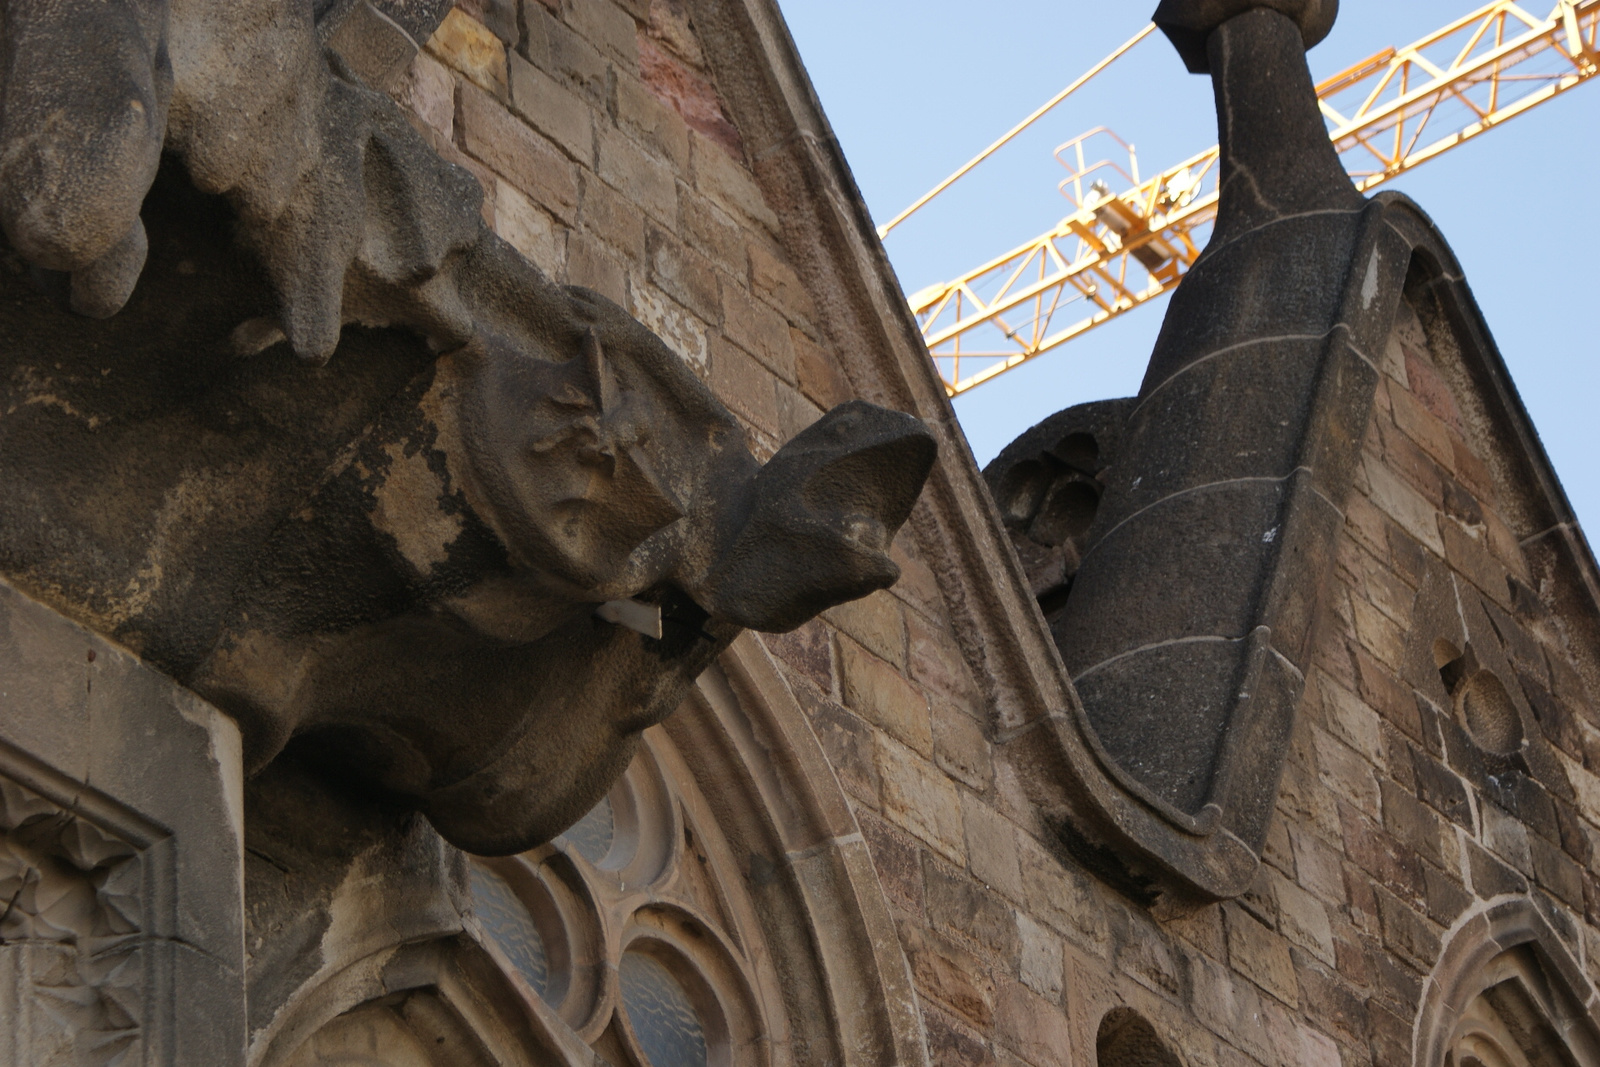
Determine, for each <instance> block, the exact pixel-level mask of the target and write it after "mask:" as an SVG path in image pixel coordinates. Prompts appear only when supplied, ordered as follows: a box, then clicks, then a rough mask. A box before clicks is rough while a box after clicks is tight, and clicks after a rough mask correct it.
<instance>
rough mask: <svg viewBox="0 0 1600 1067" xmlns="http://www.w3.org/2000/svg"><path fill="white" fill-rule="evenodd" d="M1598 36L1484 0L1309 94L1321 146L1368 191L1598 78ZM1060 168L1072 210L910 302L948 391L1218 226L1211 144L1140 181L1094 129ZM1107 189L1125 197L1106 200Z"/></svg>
mask: <svg viewBox="0 0 1600 1067" xmlns="http://www.w3.org/2000/svg"><path fill="white" fill-rule="evenodd" d="M1597 28H1600V0H1560V2H1558V3H1557V4H1556V5H1555V7H1554V9H1553V10H1552V11H1551V12H1550V13H1549V14H1548V15H1547V16H1545V17H1544V18H1539V17H1536V16H1534V15H1531V14H1529V13H1528V11H1527V10H1526V9H1525V8H1524V7H1523V6H1522V5H1521V4H1518V3H1515V2H1513V0H1497V2H1495V3H1491V4H1488V5H1487V6H1485V7H1482V8H1480V9H1478V10H1477V11H1474V12H1473V13H1472V14H1470V15H1467V16H1465V17H1464V18H1461V19H1459V20H1457V21H1455V22H1453V23H1451V24H1450V25H1448V26H1445V27H1444V28H1442V29H1440V30H1438V31H1436V32H1435V33H1433V34H1430V35H1429V36H1428V37H1425V38H1423V39H1422V40H1420V41H1417V42H1416V43H1414V44H1411V45H1409V46H1407V47H1405V48H1400V49H1394V48H1390V49H1386V50H1384V51H1383V52H1380V53H1378V54H1377V55H1374V56H1372V57H1371V58H1369V59H1367V60H1364V61H1363V62H1361V63H1358V64H1356V65H1355V66H1353V67H1350V68H1349V69H1348V70H1345V71H1343V72H1341V73H1339V74H1337V75H1335V76H1333V77H1332V78H1328V79H1327V80H1325V81H1323V82H1322V83H1321V84H1319V85H1318V86H1317V96H1318V101H1319V104H1320V106H1321V108H1322V113H1323V116H1324V117H1325V118H1326V119H1327V122H1328V135H1329V137H1330V139H1331V140H1332V141H1333V143H1334V147H1335V149H1336V150H1337V151H1338V153H1339V155H1340V157H1341V159H1342V160H1343V161H1344V163H1345V166H1346V168H1347V169H1348V170H1349V171H1350V175H1351V178H1352V180H1353V181H1354V182H1355V183H1356V186H1357V188H1359V189H1361V190H1363V191H1366V190H1368V189H1371V188H1373V187H1374V186H1376V185H1378V184H1380V183H1382V182H1385V181H1388V180H1389V179H1391V178H1393V177H1395V176H1396V175H1399V174H1402V173H1404V172H1405V171H1407V170H1410V169H1411V168H1413V167H1415V166H1418V165H1419V164H1421V163H1424V162H1426V161H1427V160H1429V159H1432V158H1434V157H1435V156H1437V155H1439V154H1441V153H1443V152H1445V151H1448V150H1449V149H1450V148H1453V147H1455V146H1456V145H1458V144H1461V143H1463V142H1465V141H1467V140H1470V139H1471V138H1473V137H1476V136H1477V135H1478V134H1480V133H1483V132H1484V131H1485V130H1488V129H1491V128H1492V127H1494V126H1496V125H1498V124H1500V123H1502V122H1505V121H1506V120H1508V119H1510V118H1512V117H1514V116H1516V115H1519V114H1521V113H1523V112H1525V111H1527V110H1529V109H1530V108H1533V107H1536V106H1537V105H1539V104H1541V103H1543V102H1544V101H1546V100H1549V99H1551V98H1552V97H1554V96H1556V95H1558V94H1560V93H1563V92H1565V91H1567V90H1568V89H1571V88H1573V87H1574V86H1576V85H1578V84H1579V83H1581V82H1583V81H1586V80H1588V79H1590V78H1592V77H1594V76H1595V75H1596V73H1600V48H1597ZM1095 136H1101V137H1110V138H1113V139H1115V140H1116V142H1117V143H1118V144H1120V145H1122V147H1123V148H1126V149H1127V150H1128V153H1129V158H1130V163H1131V164H1132V167H1131V170H1132V173H1131V174H1129V172H1128V170H1127V169H1124V168H1122V167H1120V166H1116V165H1114V164H1112V163H1111V162H1110V161H1109V160H1100V161H1098V162H1096V163H1093V164H1088V163H1086V157H1085V156H1084V154H1083V147H1084V145H1085V144H1086V143H1089V142H1090V141H1091V140H1092V138H1094V137H1095ZM1063 155H1070V156H1071V158H1070V159H1069V158H1062V157H1063ZM1057 157H1058V158H1061V160H1062V162H1063V164H1065V165H1066V166H1067V169H1068V178H1067V179H1066V180H1065V181H1063V182H1062V191H1063V192H1064V193H1066V194H1067V196H1068V197H1069V199H1072V200H1073V201H1074V204H1075V206H1076V209H1077V210H1075V211H1074V213H1073V214H1071V215H1069V216H1068V217H1066V218H1065V219H1063V220H1062V221H1061V222H1060V223H1059V224H1057V225H1056V227H1055V228H1054V229H1052V230H1050V231H1049V232H1048V233H1045V234H1042V235H1040V236H1039V237H1037V238H1035V239H1034V240H1032V241H1029V242H1028V243H1027V244H1025V245H1022V246H1021V247H1019V248H1016V249H1013V250H1012V251H1010V252H1008V253H1006V254H1005V255H1003V256H1001V257H999V258H997V259H994V260H991V261H990V262H988V263H985V264H984V265H983V266H981V267H978V268H977V269H976V270H973V271H969V272H968V273H966V274H964V275H962V276H961V277H960V278H957V279H956V280H954V281H951V282H944V283H941V284H939V285H933V286H929V287H927V288H925V289H923V290H921V291H920V292H918V293H916V294H914V295H913V296H912V297H911V299H910V302H911V308H912V310H913V311H914V312H915V313H916V316H917V320H918V323H919V325H920V326H921V328H922V334H923V337H924V339H925V340H926V341H927V344H928V350H929V353H930V354H931V355H932V356H933V358H934V361H935V363H936V364H937V365H938V367H939V373H940V377H941V378H943V380H944V383H945V389H946V391H947V392H948V393H949V394H950V395H951V396H956V395H958V394H960V393H963V392H966V391H967V390H968V389H971V388H973V387H975V386H977V385H981V384H982V383H983V382H986V381H988V380H990V379H991V378H994V377H995V376H996V375H999V374H1002V373H1004V372H1005V371H1007V370H1010V369H1011V368H1013V367H1016V366H1018V365H1020V364H1022V363H1024V362H1026V361H1028V360H1030V359H1032V358H1034V357H1035V356H1038V355H1041V354H1043V353H1045V352H1048V351H1050V350H1051V349H1053V348H1057V347H1059V346H1061V345H1062V344H1064V343H1066V342H1067V341H1070V340H1072V339H1073V338H1074V337H1077V336H1079V335H1081V334H1083V333H1086V332H1088V331H1089V330H1092V329H1093V328H1094V327H1096V326H1099V325H1100V324H1102V323H1104V322H1107V321H1109V320H1110V319H1112V318H1115V317H1116V316H1118V315H1121V314H1123V313H1125V312H1127V311H1131V310H1133V309H1134V308H1136V307H1139V306H1140V305H1142V304H1145V303H1147V302H1149V301H1150V300H1152V299H1154V298H1156V297H1158V296H1160V295H1161V294H1163V293H1165V292H1167V291H1168V290H1170V289H1172V288H1173V287H1175V286H1176V285H1177V284H1178V283H1179V282H1180V281H1182V280H1183V277H1184V275H1185V274H1186V273H1187V272H1188V269H1189V267H1190V266H1191V265H1192V264H1193V263H1194V261H1195V259H1196V258H1198V257H1199V255H1200V250H1201V249H1202V248H1204V247H1205V240H1206V237H1207V235H1208V234H1209V231H1210V226H1211V224H1212V222H1213V221H1214V220H1215V217H1216V207H1217V189H1216V186H1217V178H1218V169H1219V168H1218V154H1217V149H1216V148H1215V147H1213V148H1211V149H1209V150H1208V151H1205V152H1201V153H1200V154H1198V155H1196V156H1194V157H1193V158H1191V159H1187V160H1185V161H1184V162H1183V163H1181V164H1179V165H1178V166H1176V167H1172V168H1170V169H1168V170H1165V171H1162V172H1161V173H1160V174H1157V175H1155V176H1154V177H1151V178H1147V179H1145V180H1144V181H1139V180H1138V170H1137V161H1136V160H1134V159H1133V158H1132V149H1131V148H1128V146H1127V145H1126V144H1125V143H1123V142H1121V139H1120V138H1116V135H1115V134H1112V133H1111V132H1110V131H1109V130H1106V129H1104V128H1103V127H1102V128H1099V129H1096V130H1092V131H1090V133H1089V134H1085V135H1083V136H1082V137H1080V138H1075V139H1074V140H1073V141H1069V142H1067V144H1065V145H1063V146H1062V147H1061V149H1059V150H1058V151H1057ZM1091 175H1097V177H1096V178H1095V180H1094V181H1093V182H1091V183H1090V184H1089V186H1088V188H1087V189H1086V188H1085V187H1084V185H1085V180H1086V179H1088V178H1089V177H1090V176H1091ZM1117 179H1121V181H1119V184H1123V183H1125V184H1127V185H1128V186H1129V187H1128V188H1126V189H1125V190H1124V191H1122V192H1119V193H1113V192H1112V191H1111V186H1110V184H1109V181H1110V180H1117ZM964 372H965V373H964Z"/></svg>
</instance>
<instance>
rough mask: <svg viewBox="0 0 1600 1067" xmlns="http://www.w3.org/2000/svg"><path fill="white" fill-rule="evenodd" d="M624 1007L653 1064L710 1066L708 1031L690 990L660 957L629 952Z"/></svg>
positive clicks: (624, 970)
mask: <svg viewBox="0 0 1600 1067" xmlns="http://www.w3.org/2000/svg"><path fill="white" fill-rule="evenodd" d="M618 977H619V978H620V979H621V986H622V1007H623V1010H625V1011H626V1012H627V1013H628V1022H629V1023H630V1024H632V1026H633V1032H634V1035H635V1036H636V1037H637V1038H638V1039H639V1048H640V1049H641V1050H642V1051H643V1052H644V1054H645V1058H646V1059H648V1060H649V1061H650V1067H706V1035H705V1028H704V1027H703V1026H702V1025H701V1022H700V1017H699V1015H697V1014H696V1013H695V1010H694V1005H693V1004H692V1003H690V1001H689V994H688V993H687V992H685V991H684V988H683V986H682V984H681V983H679V981H678V980H677V979H676V978H674V977H673V976H672V972H671V971H669V970H667V968H666V966H665V965H663V964H662V963H661V961H660V960H657V959H655V958H654V957H652V956H646V955H645V954H643V953H641V952H625V953H623V956H622V966H621V967H620V968H618Z"/></svg>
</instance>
